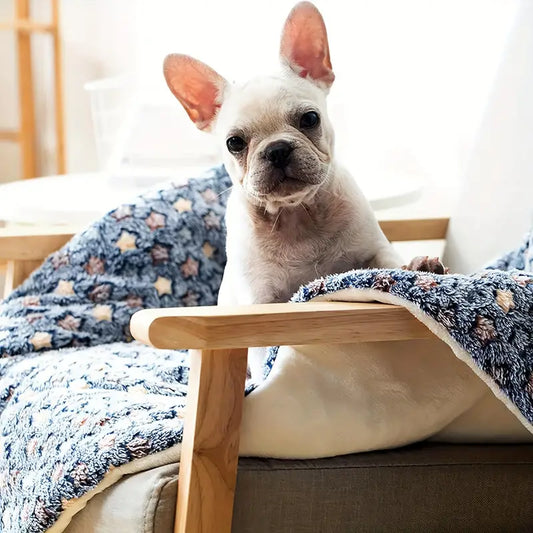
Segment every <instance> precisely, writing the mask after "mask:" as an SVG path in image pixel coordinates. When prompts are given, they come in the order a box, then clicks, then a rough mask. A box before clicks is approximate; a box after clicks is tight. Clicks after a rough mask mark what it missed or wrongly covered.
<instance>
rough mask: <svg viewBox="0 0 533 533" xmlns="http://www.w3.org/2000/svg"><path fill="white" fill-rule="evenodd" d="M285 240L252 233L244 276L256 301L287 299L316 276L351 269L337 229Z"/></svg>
mask: <svg viewBox="0 0 533 533" xmlns="http://www.w3.org/2000/svg"><path fill="white" fill-rule="evenodd" d="M294 233H295V232H292V234H291V238H289V239H285V238H283V237H282V236H280V234H279V233H278V234H276V235H275V234H274V233H273V234H271V235H268V236H267V235H264V234H262V235H260V236H257V235H256V236H255V238H254V241H255V242H254V243H253V245H252V246H251V247H250V248H249V251H248V254H247V255H248V257H247V265H246V277H247V279H248V283H249V284H250V289H251V292H252V294H253V295H254V300H255V302H257V303H266V302H283V301H287V300H288V299H289V298H290V297H291V296H292V295H293V294H294V293H295V292H296V291H297V290H298V288H299V287H300V285H303V284H305V283H307V282H309V281H311V280H313V279H316V278H317V277H321V276H325V275H327V274H331V273H334V272H342V271H343V270H347V269H350V268H354V266H355V265H353V264H352V263H353V260H352V258H350V257H349V256H348V254H347V253H346V248H347V246H346V243H345V242H344V238H343V234H342V233H341V232H337V233H329V234H327V235H314V236H306V235H300V238H299V239H297V238H294Z"/></svg>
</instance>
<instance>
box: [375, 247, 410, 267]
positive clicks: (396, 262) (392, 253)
mask: <svg viewBox="0 0 533 533" xmlns="http://www.w3.org/2000/svg"><path fill="white" fill-rule="evenodd" d="M402 264H403V260H402V258H401V257H400V256H399V255H398V253H396V250H394V248H393V247H392V245H391V244H390V243H387V245H385V246H383V247H381V248H380V249H379V250H378V251H377V253H376V254H375V255H374V257H373V258H372V259H371V260H370V262H369V263H368V268H400V267H401V266H402Z"/></svg>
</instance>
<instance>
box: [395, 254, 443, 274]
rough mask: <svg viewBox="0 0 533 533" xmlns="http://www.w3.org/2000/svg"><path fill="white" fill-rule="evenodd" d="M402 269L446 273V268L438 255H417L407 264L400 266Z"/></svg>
mask: <svg viewBox="0 0 533 533" xmlns="http://www.w3.org/2000/svg"><path fill="white" fill-rule="evenodd" d="M402 268H403V269H404V270H417V271H419V272H431V273H433V274H448V269H447V268H446V267H445V266H444V265H443V264H442V262H441V260H440V259H439V258H438V257H431V258H430V257H428V256H427V255H417V256H416V257H414V258H413V259H411V261H410V262H409V264H408V265H404V266H403V267H402Z"/></svg>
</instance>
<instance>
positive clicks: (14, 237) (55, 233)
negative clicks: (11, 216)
mask: <svg viewBox="0 0 533 533" xmlns="http://www.w3.org/2000/svg"><path fill="white" fill-rule="evenodd" d="M74 233H75V232H74V231H73V230H72V229H71V228H65V227H59V228H52V229H50V230H36V229H35V228H33V227H30V228H20V227H14V228H9V227H8V228H2V229H0V261H37V260H42V259H44V258H45V257H48V256H49V255H50V254H51V253H53V252H55V251H56V250H59V248H61V247H62V246H63V245H64V244H66V243H67V242H68V241H69V240H70V239H71V238H72V236H73V235H74Z"/></svg>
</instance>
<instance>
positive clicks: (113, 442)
mask: <svg viewBox="0 0 533 533" xmlns="http://www.w3.org/2000/svg"><path fill="white" fill-rule="evenodd" d="M230 185H231V183H230V180H229V177H228V176H227V174H226V172H225V170H224V168H223V167H218V168H215V169H212V170H211V171H209V172H208V173H207V174H206V175H205V176H203V177H202V178H200V179H195V180H191V181H190V182H189V183H188V184H187V185H185V186H177V187H175V186H171V187H169V188H167V189H165V190H163V191H159V192H156V193H150V194H146V195H144V196H142V197H140V198H139V199H138V200H137V201H135V202H134V203H132V204H130V205H124V206H121V207H119V208H118V209H116V210H115V211H113V212H111V213H109V214H108V215H106V216H105V217H103V218H102V219H101V220H99V221H97V222H96V223H94V224H93V225H92V226H91V227H90V228H88V229H87V230H86V231H84V232H83V233H81V234H79V235H78V236H76V237H75V238H74V239H73V240H72V241H71V242H70V243H68V244H67V245H66V246H65V247H64V248H63V249H62V250H60V251H59V252H57V253H55V254H53V255H52V256H51V257H49V258H48V259H47V260H46V261H45V263H44V264H43V265H42V266H41V268H40V269H39V270H37V271H36V272H35V273H34V274H33V275H32V276H31V278H30V279H29V280H28V281H27V282H25V283H24V284H23V285H22V286H21V287H20V288H18V289H17V290H16V291H15V292H14V293H13V294H12V295H11V296H10V297H9V298H8V299H7V300H5V301H4V302H3V303H2V304H0V355H1V356H2V357H1V358H0V509H1V513H2V515H1V522H0V524H1V525H0V528H1V531H2V532H4V533H14V532H42V531H45V530H46V529H47V528H49V527H51V526H52V525H53V524H54V523H56V522H57V520H58V519H59V518H60V517H61V513H63V512H66V511H68V509H69V508H70V507H72V506H73V505H75V502H76V501H77V499H78V498H80V497H82V496H83V495H85V494H86V493H88V492H89V491H90V490H91V489H93V488H95V487H96V486H97V485H99V484H100V483H101V482H102V481H103V480H104V478H105V476H106V475H108V474H109V473H110V472H112V471H113V469H115V468H117V467H119V466H121V465H125V464H126V463H129V462H131V461H133V460H135V459H140V458H144V457H148V456H150V455H152V454H155V453H157V452H160V451H162V450H168V449H169V448H171V447H172V446H174V445H175V444H177V443H179V442H180V441H181V436H182V418H183V408H184V397H185V395H186V390H187V380H188V366H187V355H186V353H183V352H178V351H172V350H157V349H154V348H149V347H145V346H142V345H140V344H139V343H136V342H131V340H132V339H131V335H130V332H129V328H128V323H129V319H130V317H131V315H132V314H133V313H134V312H135V311H137V310H139V309H142V308H154V307H170V306H186V305H187V306H188V305H212V304H214V303H215V302H216V296H217V291H218V288H219V285H220V281H221V278H222V273H223V269H224V264H225V252H224V246H225V227H224V220H223V217H224V210H225V204H226V199H227V190H228V188H229V187H230ZM532 272H533V233H532V234H531V235H530V236H529V237H528V238H527V239H526V241H525V242H524V244H523V245H522V246H520V247H519V248H518V249H516V250H514V251H513V252H511V253H509V254H506V255H505V256H503V257H502V258H501V259H500V260H498V261H496V262H495V263H494V264H493V265H491V266H490V267H489V268H488V269H487V270H485V271H483V272H480V273H478V274H476V275H472V276H462V275H446V276H439V275H435V274H428V273H423V272H408V271H403V270H360V271H351V272H347V273H343V274H337V275H334V276H328V277H327V278H324V279H319V280H315V281H313V282H311V283H309V284H308V285H307V286H306V287H302V289H301V290H300V291H299V293H298V294H297V295H296V296H295V298H294V301H308V300H311V299H313V298H315V297H317V296H321V295H324V294H328V293H333V292H335V291H338V290H341V289H345V288H364V289H369V290H372V291H376V293H378V292H382V293H383V292H387V293H389V294H391V295H395V296H397V297H398V298H400V299H402V300H404V301H405V302H409V303H412V304H415V305H416V306H417V308H419V309H420V311H421V312H423V313H425V314H426V315H427V316H429V317H430V318H431V319H432V320H433V321H435V323H437V324H440V325H441V326H442V327H444V328H446V330H447V331H448V333H449V334H450V335H451V337H453V339H455V341H456V342H457V343H458V344H459V345H460V346H461V347H462V348H463V349H464V350H465V351H466V352H467V353H468V354H469V356H470V357H471V358H472V360H473V361H474V362H475V364H476V365H477V366H478V367H479V369H480V370H481V371H482V372H483V373H484V376H485V377H486V381H487V382H491V383H492V384H496V386H497V387H498V388H499V389H500V391H501V392H502V393H503V394H505V395H506V396H507V397H508V398H509V399H510V400H511V401H512V402H513V404H514V406H516V409H517V410H518V412H519V413H520V415H521V416H522V417H523V419H524V420H526V421H529V423H533V274H532ZM276 353H277V351H276V349H272V350H271V352H270V356H269V360H268V365H267V372H266V374H268V371H269V370H270V369H271V368H272V366H273V365H275V363H276ZM259 386H261V385H259ZM249 389H251V387H249Z"/></svg>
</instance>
